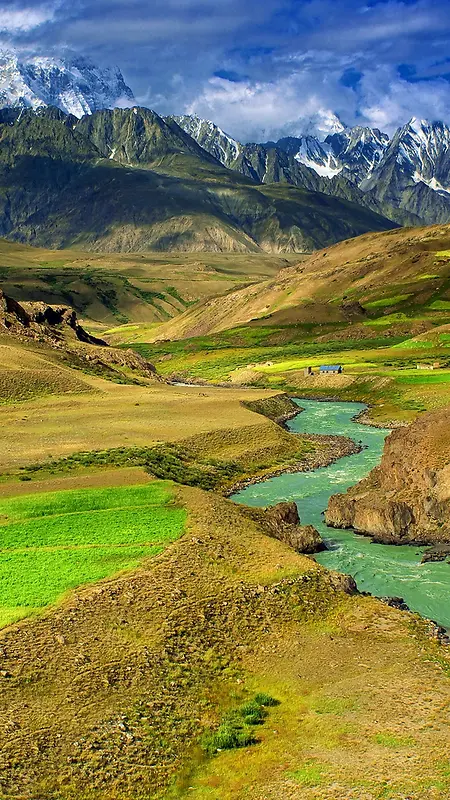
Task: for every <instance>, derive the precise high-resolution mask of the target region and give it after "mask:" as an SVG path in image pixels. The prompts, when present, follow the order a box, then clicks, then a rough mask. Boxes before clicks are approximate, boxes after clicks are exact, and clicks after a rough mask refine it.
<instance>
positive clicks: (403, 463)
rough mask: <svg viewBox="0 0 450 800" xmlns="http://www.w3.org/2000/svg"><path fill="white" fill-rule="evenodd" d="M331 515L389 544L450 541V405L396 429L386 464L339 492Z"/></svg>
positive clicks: (340, 524) (330, 519) (331, 520)
mask: <svg viewBox="0 0 450 800" xmlns="http://www.w3.org/2000/svg"><path fill="white" fill-rule="evenodd" d="M325 519H326V522H327V524H328V525H330V526H332V527H334V528H354V529H355V530H356V531H358V532H359V533H363V534H366V535H368V536H372V538H373V539H374V540H376V541H378V542H384V543H386V544H408V543H415V544H435V543H439V542H441V543H445V542H450V407H447V408H444V409H441V410H439V411H433V412H430V413H427V414H423V415H422V416H420V417H419V418H418V419H417V420H416V421H415V422H414V423H413V424H412V425H409V426H408V427H407V428H399V429H398V430H395V431H393V432H392V433H391V434H390V436H389V437H388V438H387V440H386V444H385V448H384V453H383V458H382V461H381V464H380V466H379V467H376V468H375V469H373V470H372V472H371V473H370V474H369V475H368V476H367V478H365V479H364V480H362V481H361V482H360V483H358V484H357V485H356V486H354V487H353V488H351V489H349V490H348V491H347V493H346V494H337V495H334V497H332V498H331V499H330V502H329V504H328V508H327V511H326V515H325Z"/></svg>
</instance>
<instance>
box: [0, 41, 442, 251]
mask: <svg viewBox="0 0 450 800" xmlns="http://www.w3.org/2000/svg"><path fill="white" fill-rule="evenodd" d="M133 102H134V98H133V93H132V91H131V89H130V88H129V87H128V86H127V85H126V83H125V81H124V78H123V76H122V74H121V73H120V71H119V70H118V69H116V70H111V69H100V68H98V67H96V66H95V65H94V64H92V63H91V62H89V61H88V60H86V59H84V58H80V57H78V56H68V57H67V58H65V59H52V58H46V57H45V58H44V57H37V56H27V57H26V58H19V57H18V55H17V54H15V53H12V52H9V51H8V52H2V53H0V108H1V107H3V109H4V110H3V112H2V113H1V122H0V128H1V129H0V137H1V141H0V147H3V153H1V152H0V162H1V161H3V163H11V161H14V168H16V167H17V163H18V158H19V157H20V158H21V159H22V162H23V160H24V159H25V158H26V157H27V155H28V156H29V155H30V153H33V152H34V151H36V155H35V158H36V159H38V158H42V157H43V155H44V152H45V157H46V158H49V159H51V160H54V161H55V160H61V158H62V154H61V152H60V150H59V147H60V144H61V145H62V141H63V139H64V145H63V151H64V159H66V160H67V158H68V157H69V156H70V157H69V160H70V163H71V164H72V159H75V161H76V162H77V163H80V159H81V156H80V148H81V152H82V153H83V159H81V160H83V163H87V161H89V164H90V165H91V166H92V165H93V164H94V162H95V158H97V159H99V160H100V161H101V160H102V159H108V160H109V162H110V163H111V164H122V165H124V166H128V167H130V168H131V167H132V168H133V169H135V168H136V167H137V166H142V165H144V168H145V169H146V170H149V169H151V170H152V171H153V172H159V173H160V174H165V175H167V174H169V173H170V174H171V175H172V177H174V176H177V177H178V178H180V179H183V181H184V184H183V186H184V189H185V190H186V195H185V199H184V201H183V202H181V201H180V198H179V197H178V199H177V202H176V203H175V205H176V209H177V210H176V213H174V214H173V216H172V223H169V222H168V221H167V219H166V220H165V222H164V234H163V235H162V238H161V241H159V239H158V242H159V243H158V244H156V241H154V239H153V238H152V236H150V237H149V239H148V241H149V246H158V247H161V248H162V246H163V243H164V242H166V244H167V246H170V247H175V246H177V245H176V243H175V239H174V238H173V236H172V232H171V231H170V230H169V229H170V224H171V225H172V227H173V228H174V229H177V230H178V229H179V228H180V226H181V227H183V226H182V224H181V222H180V220H181V218H182V217H183V214H187V217H188V218H189V220H190V222H189V223H188V227H190V226H191V224H193V220H194V217H193V216H192V214H191V211H192V209H191V208H190V207H189V203H188V206H184V205H183V203H184V202H186V200H187V199H189V202H190V200H191V199H192V198H191V195H190V194H189V193H188V192H187V184H186V180H187V178H188V177H189V178H190V180H191V184H190V187H191V188H192V187H194V186H195V191H196V192H199V191H200V190H201V195H202V201H201V202H199V203H198V199H197V200H196V203H197V204H198V207H199V209H201V212H200V216H199V215H197V216H196V217H195V225H194V227H195V228H196V229H197V228H198V227H199V220H200V218H201V215H202V214H204V213H206V212H205V206H204V203H205V202H206V206H207V208H208V211H207V217H208V219H210V217H209V214H210V211H211V208H210V206H211V202H212V187H211V183H214V181H216V182H217V181H218V182H219V183H225V184H226V185H227V186H230V185H231V184H233V185H234V187H235V190H236V191H237V187H239V192H242V191H244V187H245V192H247V195H248V193H249V192H253V193H254V197H255V206H254V209H253V216H254V217H255V220H261V219H262V218H265V216H266V211H264V212H261V211H260V210H258V208H259V204H260V203H261V202H262V197H264V198H265V199H264V206H266V204H267V203H270V204H271V207H272V204H273V203H274V202H275V197H277V202H278V209H279V210H278V211H277V212H276V213H277V220H278V222H277V226H279V225H280V224H281V223H280V219H281V218H283V220H285V223H286V231H289V233H286V232H285V233H283V235H280V234H279V231H278V232H275V228H274V227H273V226H272V227H271V231H272V233H271V235H270V236H268V237H267V231H266V228H265V224H263V223H262V222H259V223H258V224H257V226H256V228H255V227H254V225H253V223H252V222H250V221H248V213H247V211H246V212H245V214H244V217H245V220H246V223H245V225H244V227H242V225H243V223H242V221H241V216H240V214H241V211H242V208H240V211H239V213H237V212H236V207H235V203H234V201H233V202H232V201H231V200H230V199H227V198H226V193H224V192H221V193H219V192H218V191H216V192H215V199H214V202H213V205H214V210H213V218H214V220H215V223H216V221H217V214H216V212H219V211H220V214H222V215H224V216H223V220H225V219H226V225H227V226H228V225H231V226H234V227H236V229H239V230H240V236H241V237H242V235H244V239H242V238H240V239H239V242H240V243H239V247H243V248H244V249H245V248H246V247H247V246H249V247H253V246H255V247H257V248H258V247H263V248H266V249H272V248H275V249H276V248H279V249H281V250H283V249H291V250H293V249H296V248H298V249H300V250H305V249H309V248H311V247H317V246H322V245H327V244H328V243H331V242H332V241H336V240H337V239H339V238H341V237H342V236H350V235H354V233H356V232H362V228H364V225H365V226H366V229H374V230H375V229H379V227H382V225H383V224H384V225H385V226H389V225H390V224H391V223H392V222H393V223H396V224H398V225H418V224H423V223H427V224H432V223H445V222H449V221H450V155H449V154H450V128H449V127H448V126H447V125H445V124H444V123H443V122H427V121H425V120H417V119H412V120H410V122H408V123H407V124H406V125H405V126H404V127H402V128H400V129H399V130H398V131H397V132H396V133H395V135H394V136H393V137H389V136H388V135H387V134H385V133H383V132H381V131H379V130H377V129H371V128H368V127H360V126H358V127H354V128H346V127H345V126H344V125H343V124H342V122H341V121H340V120H339V119H338V117H336V116H335V115H334V114H332V113H327V114H325V115H324V114H322V116H321V118H320V120H315V121H314V127H315V128H316V129H317V128H321V129H322V130H324V132H325V131H329V133H328V134H327V135H325V133H324V139H323V141H322V140H321V138H318V137H317V136H313V135H311V133H307V134H306V135H303V136H300V137H287V138H283V139H280V140H278V141H277V142H265V143H262V144H260V143H253V144H242V143H241V142H238V141H237V140H235V139H233V138H232V137H231V136H229V135H228V134H226V133H225V132H224V131H222V130H221V129H220V128H219V127H218V126H217V125H215V124H214V123H213V122H209V121H207V120H203V119H200V118H198V117H196V116H174V117H166V118H161V117H160V116H159V115H157V114H155V113H154V112H152V111H149V110H145V109H138V108H136V107H135V108H132V109H130V106H132V104H133ZM117 106H124V107H127V110H126V111H124V112H123V114H120V113H112V112H108V113H107V112H105V111H104V109H105V108H113V107H117ZM48 107H55V108H56V109H59V111H58V112H56V110H55V111H53V112H52V111H50V110H49V112H48V113H44V110H45V109H46V108H48ZM33 111H34V112H35V113H34V115H33ZM61 111H62V112H64V114H67V115H68V117H66V118H65V117H64V115H61ZM23 115H25V116H23ZM125 119H126V120H127V124H128V125H130V128H131V129H132V130H133V132H134V133H133V137H134V138H132V139H131V138H130V135H129V134H128V133H126V132H124V131H123V125H124V120H125ZM78 120H80V121H79V122H78ZM319 123H320V124H319ZM5 126H12V131H9V132H6V131H5ZM50 128H51V129H52V130H53V131H58V133H57V137H56V140H55V141H51V140H48V141H46V144H45V147H44V145H43V141H44V140H45V138H46V136H48V133H46V132H45V131H46V129H50ZM25 131H26V136H25V140H26V142H27V144H26V147H25V143H24V141H23V136H24V134H25ZM62 131H64V136H63V135H62ZM69 131H70V134H69ZM150 131H151V133H150ZM28 137H31V139H30V140H28ZM152 137H155V138H154V139H152ZM7 141H8V142H9V144H8V147H10V148H11V152H10V153H7V152H6V151H5V149H4V148H5V146H6V144H5V143H6V142H7ZM67 147H68V148H69V151H70V153H69V154H68V152H67V150H66V148H67ZM23 148H25V150H24V149H23ZM26 148H28V149H26ZM182 155H183V157H182ZM169 162H170V163H169ZM182 162H183V163H182ZM35 163H37V162H34V164H35ZM224 168H226V169H224ZM228 171H231V172H228ZM212 176H214V178H213V177H212ZM148 177H149V176H148ZM3 180H4V181H6V184H7V183H8V180H9V177H8V176H7V175H5V176H4V178H3ZM24 180H25V177H24ZM121 180H122V178H121ZM192 180H194V183H192ZM202 183H203V186H201V184H202ZM6 184H4V185H5V189H4V194H3V195H2V196H1V197H0V204H1V203H4V204H5V208H8V209H10V211H9V217H5V218H4V219H3V221H2V220H1V219H0V231H2V230H3V231H4V232H5V233H8V235H14V236H16V237H20V238H22V239H23V240H27V241H32V239H33V237H35V238H36V242H38V241H44V240H45V242H46V243H48V244H53V245H56V246H62V244H61V242H59V239H58V236H57V235H56V233H55V232H54V237H53V239H51V240H50V239H49V238H48V235H47V234H46V235H45V236H44V234H43V228H42V226H43V225H44V221H43V219H42V220H41V222H40V226H39V232H38V230H37V229H36V230H34V229H33V231H34V232H33V233H31V229H30V230H28V231H25V229H23V228H22V227H21V225H22V226H23V224H24V222H21V223H20V224H19V223H18V220H15V219H14V215H11V210H12V208H13V206H14V204H12V205H8V202H7V200H6V199H5V198H7V197H9V195H8V191H7V189H6ZM159 185H161V181H160V182H159ZM269 185H270V187H272V188H270V187H269ZM276 185H278V186H279V188H278V189H276V188H275V187H276ZM289 187H291V188H293V187H295V188H297V189H301V190H304V191H306V192H308V193H309V195H308V197H309V202H310V203H311V209H313V214H314V215H315V220H316V222H317V220H318V217H317V212H318V207H319V205H320V203H319V199H318V196H317V193H320V195H321V196H323V195H328V196H329V197H330V198H334V199H335V201H339V203H340V204H339V203H338V204H336V202H335V203H334V209H335V211H336V216H335V219H334V220H332V219H331V217H330V218H329V219H328V221H327V223H326V224H325V225H324V227H323V230H322V231H321V226H320V225H318V224H314V225H311V224H310V222H308V221H307V219H306V218H305V216H304V208H305V197H306V195H299V194H297V195H296V194H293V192H292V191H289ZM215 188H216V190H217V187H215ZM0 189H1V187H0ZM176 189H177V190H178V189H179V186H178V187H176V186H175V184H174V183H173V181H172V182H171V183H170V192H169V196H170V198H171V200H170V202H169V201H167V202H165V205H166V206H168V207H170V206H171V202H172V199H173V198H174V197H175V195H176V194H177V191H176ZM17 190H18V187H17ZM269 195H270V200H269V199H268V198H269ZM281 197H283V198H289V204H290V205H289V213H291V212H292V214H293V216H292V217H289V214H288V215H287V217H286V218H285V217H283V215H282V214H281V211H280V208H281V206H280V203H281V199H280V198H281ZM294 197H295V198H296V200H295V202H296V203H297V204H298V202H299V198H300V197H302V198H303V199H302V202H301V206H302V209H303V210H302V214H303V216H301V215H300V216H299V214H300V212H299V208H298V206H297V209H296V211H295V212H294V211H293V210H292V209H293V207H292V205H291V203H292V201H293V198H294ZM159 202H160V201H159ZM321 202H322V204H323V202H324V201H321ZM342 203H350V204H351V209H350V207H349V206H345V205H342ZM194 205H195V204H194ZM247 205H248V204H247V201H246V202H245V203H244V206H245V207H246V208H247ZM356 207H359V209H360V211H359V213H358V214H356V216H355V208H356ZM323 208H324V209H325V206H324V205H323ZM327 208H328V211H327V213H329V212H330V208H331V206H328V207H327ZM363 210H364V214H363ZM153 212H154V213H156V210H155V209H153ZM5 213H6V211H5ZM371 215H372V216H371ZM119 216H120V215H119ZM251 216H252V214H250V217H251ZM356 217H358V222H357V223H355V222H354V221H355V219H356ZM347 218H348V220H350V221H349V222H348V224H347V221H346V220H347ZM363 219H364V223H363V224H362V220H363ZM286 220H288V221H286ZM344 220H345V224H342V223H343V221H344ZM380 220H383V222H380ZM215 223H214V226H213V227H214V230H215V234H214V236H213V239H214V243H213V242H211V243H210V246H211V247H213V249H214V248H219V249H221V248H225V249H227V247H234V246H238V245H237V244H236V240H235V239H234V234H233V236H232V237H231V238H232V239H233V242H234V244H233V245H231V244H230V240H229V239H228V233H227V235H226V236H224V238H223V241H222V244H221V243H220V240H221V237H222V234H223V228H222V227H220V230H221V231H222V233H221V234H220V235H218V238H217V236H216V234H217V230H216V228H215ZM152 224H153V223H152ZM205 224H206V223H205ZM255 224H256V223H255ZM283 224H284V223H283ZM221 225H222V223H221ZM361 225H362V227H361ZM277 226H275V227H277ZM47 227H48V225H47ZM200 227H201V228H202V230H203V233H202V235H201V236H200V239H198V236H197V234H196V235H195V236H194V239H195V242H196V243H195V242H194V240H192V241H191V242H190V244H189V243H188V241H189V236H188V235H187V234H186V235H185V236H184V237H181V239H180V238H179V237H178V238H177V237H175V238H176V242H178V246H180V247H182V248H188V249H192V248H194V249H195V247H197V246H198V247H199V248H204V249H207V240H208V235H207V234H206V233H205V230H206V228H205V226H204V225H203V224H202V225H200ZM206 227H207V226H206ZM31 228H32V226H31ZM228 230H229V229H228V228H227V231H228ZM256 231H257V232H256ZM80 235H81V231H80ZM92 235H93V238H94V239H95V238H96V234H95V235H94V233H92ZM109 235H110V241H112V240H111V232H110V234H109ZM166 236H169V239H166ZM177 236H178V234H177ZM245 237H250V240H249V241H247V239H246V238H245ZM104 238H105V237H104V235H103V240H104ZM113 238H114V241H115V244H114V246H115V247H119V243H118V240H117V237H113ZM131 238H133V237H131ZM138 238H139V237H138ZM64 241H65V240H64ZM58 242H59V244H58ZM139 242H140V243H139V247H141V246H143V245H142V241H141V239H140V238H139ZM86 244H87V243H86V242H84V245H85V246H86ZM135 244H136V245H137V244H138V242H137V241H136V243H135ZM128 246H131V239H130V243H129V244H128V243H125V241H122V242H121V244H120V247H123V248H125V247H128Z"/></svg>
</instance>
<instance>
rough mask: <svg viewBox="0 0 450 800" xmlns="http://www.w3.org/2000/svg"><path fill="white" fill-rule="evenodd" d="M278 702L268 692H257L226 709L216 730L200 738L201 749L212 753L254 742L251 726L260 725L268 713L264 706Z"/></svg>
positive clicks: (255, 741) (274, 704) (275, 704)
mask: <svg viewBox="0 0 450 800" xmlns="http://www.w3.org/2000/svg"><path fill="white" fill-rule="evenodd" d="M278 704H279V702H278V700H275V699H274V698H273V697H270V695H268V694H257V695H256V696H255V697H254V698H253V700H250V701H249V702H248V703H244V705H242V706H239V708H235V709H232V710H231V711H228V713H227V714H225V716H224V718H223V720H222V722H221V723H220V725H219V727H218V728H217V730H216V731H206V733H204V735H203V737H202V740H201V746H202V748H203V750H204V751H205V752H206V753H208V755H214V754H215V753H218V752H220V751H221V750H233V749H235V748H237V747H248V746H249V745H252V744H256V743H257V741H258V740H257V738H256V736H255V733H254V731H253V730H252V728H253V727H255V726H256V725H262V723H263V722H264V720H265V719H266V717H267V715H268V712H267V711H266V707H269V706H277V705H278Z"/></svg>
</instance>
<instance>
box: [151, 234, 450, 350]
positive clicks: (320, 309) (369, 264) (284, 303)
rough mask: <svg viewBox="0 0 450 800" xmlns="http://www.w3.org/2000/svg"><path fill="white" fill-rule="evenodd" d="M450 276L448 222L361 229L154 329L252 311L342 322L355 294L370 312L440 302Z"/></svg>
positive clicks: (197, 331)
mask: <svg viewBox="0 0 450 800" xmlns="http://www.w3.org/2000/svg"><path fill="white" fill-rule="evenodd" d="M446 251H449V252H448V253H447V252H446ZM449 276H450V226H449V225H435V226H433V227H426V228H409V229H401V230H395V231H388V232H384V233H375V234H372V233H370V234H364V235H363V236H359V237H357V238H355V239H348V240H346V241H344V242H340V243H339V244H337V245H334V246H333V247H330V248H327V249H326V250H321V251H320V252H317V253H314V254H313V255H312V256H310V257H309V258H308V259H307V260H306V261H303V262H302V263H301V264H299V265H297V266H295V267H291V268H286V269H284V270H282V272H280V273H279V275H277V276H275V277H274V278H272V279H269V280H267V281H264V282H262V283H259V284H257V285H253V286H249V287H247V288H245V289H242V290H240V291H233V292H230V293H229V294H227V295H226V296H225V297H219V298H213V299H211V300H208V301H206V302H205V303H203V304H199V305H197V306H195V307H194V308H192V309H190V310H189V311H186V312H185V313H184V314H182V315H181V316H179V317H177V318H176V319H175V320H172V321H170V322H168V323H167V324H164V325H163V326H161V327H160V328H159V329H158V332H157V337H158V338H160V337H162V336H164V337H167V338H187V337H190V336H198V335H203V334H207V333H213V332H217V331H220V330H225V329H228V328H232V327H234V326H236V325H241V324H245V323H248V322H250V321H252V322H254V320H255V319H261V320H263V321H264V324H265V323H266V321H267V320H268V319H270V324H277V323H279V324H289V323H295V322H319V323H320V322H333V321H336V322H338V321H342V322H344V321H347V320H348V306H349V304H352V303H357V302H359V303H361V304H362V305H363V306H365V307H367V308H368V309H370V313H372V314H374V315H375V316H376V315H383V314H387V313H391V312H392V311H397V310H399V309H400V310H402V309H403V307H404V306H405V304H406V306H408V307H409V306H410V305H411V304H417V305H419V306H421V307H422V306H424V305H425V304H427V303H429V302H432V301H433V299H434V298H436V299H443V300H444V302H446V301H447V295H448V280H449Z"/></svg>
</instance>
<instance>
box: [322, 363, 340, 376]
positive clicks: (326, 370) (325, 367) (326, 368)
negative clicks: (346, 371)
mask: <svg viewBox="0 0 450 800" xmlns="http://www.w3.org/2000/svg"><path fill="white" fill-rule="evenodd" d="M319 371H320V374H321V375H340V374H341V372H343V368H342V367H341V365H340V364H322V366H321V367H320V368H319Z"/></svg>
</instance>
